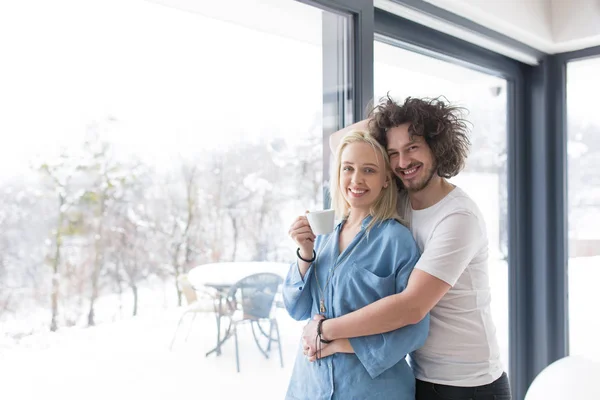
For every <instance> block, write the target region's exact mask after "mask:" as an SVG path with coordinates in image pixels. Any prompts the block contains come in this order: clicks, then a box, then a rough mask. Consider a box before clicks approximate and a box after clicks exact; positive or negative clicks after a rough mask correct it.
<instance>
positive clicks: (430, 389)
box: [416, 373, 511, 400]
mask: <svg viewBox="0 0 600 400" xmlns="http://www.w3.org/2000/svg"><path fill="white" fill-rule="evenodd" d="M510 399H511V396H510V383H509V382H508V377H507V376H506V373H503V374H502V376H501V377H500V378H498V379H497V380H495V381H494V382H492V383H490V384H488V385H483V386H475V387H460V386H447V385H438V384H437V383H430V382H424V381H420V380H418V379H417V398H416V400H510Z"/></svg>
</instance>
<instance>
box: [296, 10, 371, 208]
mask: <svg viewBox="0 0 600 400" xmlns="http://www.w3.org/2000/svg"><path fill="white" fill-rule="evenodd" d="M298 1H300V2H302V3H305V4H309V5H312V6H315V7H318V8H321V9H323V10H324V11H328V12H330V13H331V12H333V13H338V14H342V15H346V16H348V17H349V19H350V21H351V23H350V27H349V28H350V29H349V34H350V37H345V31H346V29H345V28H344V26H342V25H343V24H340V21H339V19H338V18H335V17H333V16H332V15H331V14H327V13H324V14H323V22H322V32H323V33H322V34H323V40H322V43H323V121H324V126H323V150H322V155H323V206H324V208H329V207H330V204H331V198H330V196H329V190H328V189H327V183H328V182H329V181H330V163H331V160H332V157H331V152H330V149H329V136H330V135H331V134H332V133H334V132H335V131H337V130H339V129H342V128H343V127H345V126H347V125H350V124H351V123H353V122H356V121H358V120H360V119H362V118H363V116H364V114H365V110H367V107H368V104H369V102H370V100H371V98H372V96H373V95H372V93H373V12H374V9H373V3H372V2H371V1H368V0H339V1H336V0H298ZM346 40H348V41H349V43H347V42H346ZM346 63H348V71H345V66H346ZM346 72H347V75H346ZM345 87H349V91H345V90H340V89H339V88H345Z"/></svg>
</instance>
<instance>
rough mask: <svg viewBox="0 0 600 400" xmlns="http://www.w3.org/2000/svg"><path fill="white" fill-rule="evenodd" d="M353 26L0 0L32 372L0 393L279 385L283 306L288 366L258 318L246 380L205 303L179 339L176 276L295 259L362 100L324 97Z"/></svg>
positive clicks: (3, 257) (333, 19)
mask: <svg viewBox="0 0 600 400" xmlns="http://www.w3.org/2000/svg"><path fill="white" fill-rule="evenodd" d="M350 23H351V19H350V18H349V17H348V16H346V15H341V14H335V13H333V12H330V11H323V10H321V9H318V8H316V7H312V6H309V5H306V4H303V3H300V2H296V1H292V0H260V1H259V0H224V1H211V2H197V1H168V0H164V1H140V0H102V1H98V0H85V1H72V0H57V1H53V2H46V1H41V0H39V1H34V0H27V1H23V2H12V3H6V2H4V3H2V5H0V36H1V37H3V38H9V37H10V38H11V39H10V40H2V41H1V42H0V52H1V53H2V54H3V60H4V61H3V62H2V64H1V65H0V87H2V90H0V109H2V112H1V113H0V132H2V133H3V135H4V137H8V138H10V139H9V140H8V142H7V143H5V144H4V145H3V146H1V147H0V165H1V167H0V337H1V338H6V346H5V343H2V342H0V347H2V348H3V351H4V349H5V348H6V349H7V351H6V354H3V357H5V359H7V360H9V359H10V360H15V363H11V365H12V366H11V368H13V371H11V374H10V376H11V377H12V376H16V377H23V378H22V379H21V378H15V379H14V380H13V379H9V380H8V381H7V382H6V384H5V385H3V386H2V388H1V389H0V397H4V398H11V397H13V398H14V397H23V396H24V397H27V398H29V397H31V398H34V397H39V396H42V395H44V396H46V397H47V396H48V395H49V396H50V397H56V395H57V394H58V393H60V394H61V398H65V399H66V398H80V397H81V393H89V392H90V390H93V391H94V393H95V395H96V396H97V397H107V398H108V397H110V398H146V399H164V398H167V397H173V398H174V397H181V398H184V397H189V394H190V393H196V394H197V396H200V398H207V399H208V398H217V397H218V395H219V396H221V398H235V397H240V396H244V395H246V394H248V393H260V394H261V396H262V397H264V398H282V397H283V395H284V393H285V389H286V388H287V383H288V377H289V375H290V373H291V368H292V367H293V360H294V358H295V356H296V350H297V346H298V340H299V330H298V327H299V326H298V324H297V323H295V322H294V321H292V320H291V319H290V318H289V317H288V316H287V313H285V311H284V310H278V311H283V312H280V313H278V319H279V324H280V330H281V335H282V338H283V356H284V368H280V366H279V359H278V354H277V350H276V349H275V350H274V352H273V353H272V356H271V357H270V358H269V359H266V358H265V357H263V356H262V355H261V354H260V353H259V351H258V349H257V347H256V346H255V344H254V343H253V341H252V335H251V332H250V328H249V327H247V326H246V327H243V326H242V327H240V333H239V334H240V343H239V345H240V364H241V371H242V373H241V374H237V373H236V362H235V352H234V348H235V347H234V344H233V340H231V341H228V342H227V343H226V344H225V345H224V347H223V353H222V355H221V356H219V357H216V356H215V355H211V356H209V357H205V356H204V353H205V352H206V351H208V350H209V349H210V348H211V347H212V346H214V344H215V343H216V327H215V318H214V315H211V314H210V313H208V312H207V313H204V314H202V315H198V316H197V318H196V319H195V320H194V321H193V323H191V322H190V321H191V318H190V319H188V320H184V324H183V327H182V329H181V331H180V332H178V334H179V335H180V338H181V339H180V340H178V341H176V343H175V346H174V348H173V351H171V352H170V351H169V343H170V341H171V339H172V336H173V332H174V331H175V328H176V326H177V322H178V319H179V317H180V315H181V312H182V309H183V308H178V307H177V305H178V304H179V303H181V304H182V305H185V304H186V301H185V296H184V295H185V293H183V292H178V288H179V289H181V286H176V277H177V276H180V275H182V274H185V273H187V272H188V271H190V270H191V269H193V268H194V267H196V266H199V265H205V264H209V263H218V264H219V265H221V264H223V265H222V268H221V269H220V270H219V272H222V274H223V275H225V276H226V275H227V274H228V273H229V271H228V270H227V269H226V268H227V265H228V264H225V263H226V262H227V263H228V262H233V263H241V262H250V261H254V262H273V263H278V265H279V264H282V265H285V264H286V263H288V262H289V261H290V260H293V259H294V250H295V246H294V245H293V243H291V241H290V240H289V238H288V236H287V230H288V227H289V224H290V223H291V222H292V219H293V218H294V217H295V216H296V215H298V214H300V213H302V212H303V211H304V210H305V209H314V208H322V207H323V189H322V187H323V181H324V180H326V179H327V176H324V175H326V173H324V171H326V169H325V168H324V163H325V162H326V160H324V157H323V155H324V152H325V150H326V149H325V150H324V143H326V141H325V138H324V134H323V132H324V130H325V128H327V129H329V130H330V131H331V129H332V127H330V126H327V127H326V126H324V124H329V123H330V122H329V120H326V119H324V118H323V117H324V114H325V115H326V116H327V117H328V118H329V117H332V116H333V117H334V118H333V120H341V121H343V118H340V116H339V115H334V114H335V112H333V111H331V110H337V109H346V110H347V109H352V108H351V107H347V106H348V105H345V107H331V104H329V102H330V101H334V100H326V101H325V102H324V98H329V99H348V98H350V97H351V96H349V95H348V93H349V92H350V90H351V88H350V85H349V84H348V81H349V80H350V78H349V77H350V76H352V74H351V72H352V71H349V70H348V63H347V59H345V58H344V59H336V60H334V62H335V63H336V64H335V65H334V66H331V65H329V64H328V62H329V61H327V60H329V59H330V58H331V57H330V56H327V57H329V58H328V59H327V60H325V59H324V54H340V56H339V57H340V58H343V57H348V55H349V54H351V53H352V52H351V51H350V50H351V49H349V46H350V44H349V43H350V35H349V32H350V31H351V28H352V27H351V26H350ZM332 24H335V25H336V26H337V29H331V30H328V31H327V32H324V29H323V27H330V26H331V25H332ZM332 35H337V36H332ZM325 39H326V40H325ZM326 46H337V50H338V52H337V53H336V52H333V53H331V52H328V51H329V50H330V49H329V48H326ZM324 71H327V74H325V73H324ZM336 73H339V76H338V75H336ZM328 79H333V80H334V81H335V82H334V83H332V82H328V81H327V80H328ZM324 87H335V90H337V91H339V92H340V93H330V92H328V93H327V95H329V96H324V89H323V88H324ZM324 109H325V111H324ZM335 117H337V119H336V118H335ZM343 117H348V115H345V116H343ZM350 117H351V115H350ZM333 128H335V129H338V128H339V126H335V127H333ZM335 129H333V130H335ZM327 151H328V150H327ZM248 271H250V269H249V270H248ZM285 272H287V268H286V269H285V270H283V273H284V274H285ZM191 276H192V275H190V278H191ZM192 283H193V282H192ZM132 315H136V317H135V318H132ZM88 325H93V326H94V327H93V328H86V327H87V326H88ZM82 328H86V329H82ZM50 329H52V330H55V331H56V332H54V333H52V334H47V332H48V331H49V330H50ZM188 330H189V332H190V334H189V340H187V342H185V343H184V337H185V335H186V333H187V332H188ZM1 340H2V341H4V340H5V339H1ZM42 350H47V351H42ZM82 354H83V355H84V356H83V357H82ZM16 361H18V362H16ZM5 376H6V374H5ZM31 382H36V385H31ZM90 388H93V389H90ZM24 392H25V394H24ZM11 394H13V396H11ZM115 394H116V395H117V396H116V397H115ZM28 395H30V396H28Z"/></svg>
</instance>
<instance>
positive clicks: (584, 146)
mask: <svg viewBox="0 0 600 400" xmlns="http://www.w3.org/2000/svg"><path fill="white" fill-rule="evenodd" d="M598 71H600V58H593V59H588V60H583V61H576V62H570V63H569V64H568V65H567V155H568V159H567V165H568V196H569V197H568V210H569V213H568V227H569V231H568V232H569V269H568V271H569V341H570V346H569V347H570V353H571V354H574V355H585V356H587V357H591V358H595V359H598V358H600V343H598V340H597V337H596V335H595V333H596V332H598V330H599V329H600V322H599V321H598V318H590V313H589V312H588V311H587V310H589V307H590V305H593V304H595V302H596V301H597V297H596V295H595V293H596V292H597V291H598V288H597V282H598V279H596V278H600V268H599V266H600V230H598V226H600V115H599V114H598V104H597V101H596V98H597V95H596V93H598V92H599V91H600V76H598Z"/></svg>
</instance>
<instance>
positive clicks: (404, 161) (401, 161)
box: [394, 154, 412, 169]
mask: <svg viewBox="0 0 600 400" xmlns="http://www.w3.org/2000/svg"><path fill="white" fill-rule="evenodd" d="M411 162H412V160H411V159H410V157H407V156H404V155H402V154H400V155H399V156H398V157H397V165H394V169H397V168H400V169H405V168H406V167H408V166H409V165H410V163H411Z"/></svg>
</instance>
